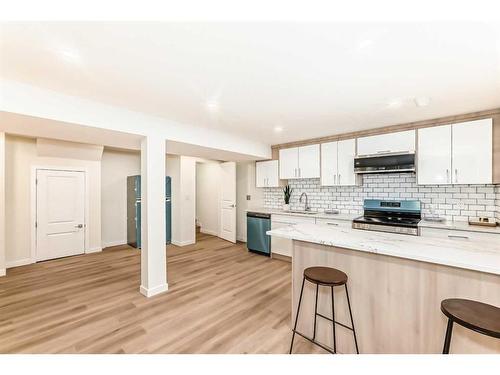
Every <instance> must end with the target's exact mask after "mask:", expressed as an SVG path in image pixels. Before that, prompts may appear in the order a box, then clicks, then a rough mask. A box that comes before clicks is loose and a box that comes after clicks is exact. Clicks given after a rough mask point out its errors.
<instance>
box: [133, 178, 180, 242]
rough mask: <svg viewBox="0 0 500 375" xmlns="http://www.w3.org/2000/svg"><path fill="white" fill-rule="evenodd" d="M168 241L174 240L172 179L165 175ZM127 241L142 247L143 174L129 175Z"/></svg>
mask: <svg viewBox="0 0 500 375" xmlns="http://www.w3.org/2000/svg"><path fill="white" fill-rule="evenodd" d="M165 224H166V235H167V236H166V243H167V244H169V243H170V242H171V241H172V179H171V178H170V177H169V176H166V177H165ZM127 243H128V244H129V245H130V246H133V247H136V248H140V247H141V176H128V177H127Z"/></svg>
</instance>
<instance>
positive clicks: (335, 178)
mask: <svg viewBox="0 0 500 375" xmlns="http://www.w3.org/2000/svg"><path fill="white" fill-rule="evenodd" d="M333 184H334V185H336V184H337V175H336V174H334V175H333Z"/></svg>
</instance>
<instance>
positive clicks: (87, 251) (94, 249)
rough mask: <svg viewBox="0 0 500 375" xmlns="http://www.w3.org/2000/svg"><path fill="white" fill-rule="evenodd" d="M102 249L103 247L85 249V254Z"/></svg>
mask: <svg viewBox="0 0 500 375" xmlns="http://www.w3.org/2000/svg"><path fill="white" fill-rule="evenodd" d="M100 251H102V247H93V248H92V249H87V250H85V254H92V253H98V252H100Z"/></svg>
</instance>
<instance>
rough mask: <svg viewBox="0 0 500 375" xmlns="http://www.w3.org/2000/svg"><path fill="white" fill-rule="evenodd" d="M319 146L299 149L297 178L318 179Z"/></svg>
mask: <svg viewBox="0 0 500 375" xmlns="http://www.w3.org/2000/svg"><path fill="white" fill-rule="evenodd" d="M319 160H320V157H319V145H310V146H303V147H299V178H319V176H320V165H319Z"/></svg>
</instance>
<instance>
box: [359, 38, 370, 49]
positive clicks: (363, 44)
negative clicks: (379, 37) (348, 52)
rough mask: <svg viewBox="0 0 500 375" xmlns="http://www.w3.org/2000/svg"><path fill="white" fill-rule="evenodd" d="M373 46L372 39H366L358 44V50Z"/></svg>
mask: <svg viewBox="0 0 500 375" xmlns="http://www.w3.org/2000/svg"><path fill="white" fill-rule="evenodd" d="M372 46H373V40H372V39H364V40H362V41H361V42H360V43H359V44H358V50H360V51H364V50H368V49H370V48H371V47H372Z"/></svg>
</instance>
